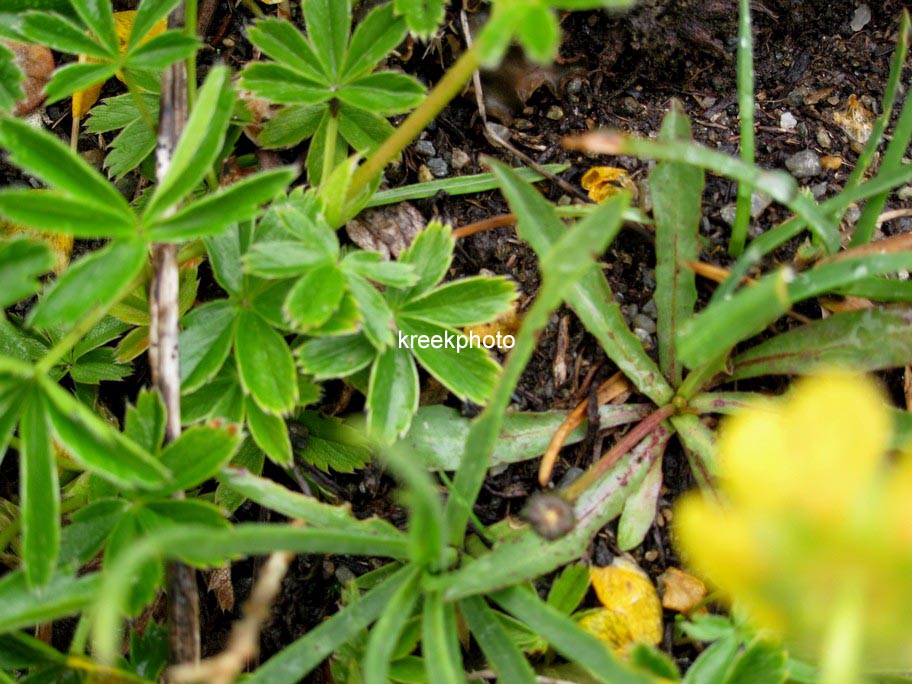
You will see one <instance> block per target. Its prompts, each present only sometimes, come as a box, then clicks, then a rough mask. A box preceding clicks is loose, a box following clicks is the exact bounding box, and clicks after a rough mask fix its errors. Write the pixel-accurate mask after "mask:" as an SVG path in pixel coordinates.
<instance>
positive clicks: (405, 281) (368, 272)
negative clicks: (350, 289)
mask: <svg viewBox="0 0 912 684" xmlns="http://www.w3.org/2000/svg"><path fill="white" fill-rule="evenodd" d="M341 266H342V268H344V269H347V270H350V271H352V272H354V273H357V274H358V275H361V276H364V277H365V278H367V279H368V280H372V281H374V282H375V283H380V284H381V285H389V286H390V287H408V286H409V285H414V284H415V282H416V281H417V280H418V276H417V275H415V272H414V269H413V268H412V267H411V265H409V264H404V263H400V262H395V261H385V260H384V259H383V256H382V255H381V254H380V253H379V252H369V251H367V250H358V251H355V252H349V253H348V254H346V255H345V258H344V259H343V260H342V264H341Z"/></svg>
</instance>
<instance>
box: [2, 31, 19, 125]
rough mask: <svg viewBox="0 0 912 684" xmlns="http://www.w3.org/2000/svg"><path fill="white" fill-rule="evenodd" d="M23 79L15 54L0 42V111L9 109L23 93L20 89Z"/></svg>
mask: <svg viewBox="0 0 912 684" xmlns="http://www.w3.org/2000/svg"><path fill="white" fill-rule="evenodd" d="M23 79H24V76H23V75H22V70H21V69H19V67H18V66H17V64H16V59H15V55H13V53H12V51H11V50H9V49H8V48H7V47H6V45H3V44H2V43H0V112H8V111H11V110H12V109H13V108H14V107H15V106H16V103H17V102H18V101H19V100H21V99H22V97H23V96H24V95H25V93H23V91H22V80H23Z"/></svg>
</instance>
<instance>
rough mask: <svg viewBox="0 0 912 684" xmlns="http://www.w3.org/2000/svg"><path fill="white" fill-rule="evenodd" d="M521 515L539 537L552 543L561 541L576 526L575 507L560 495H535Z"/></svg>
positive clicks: (531, 497)
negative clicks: (556, 540)
mask: <svg viewBox="0 0 912 684" xmlns="http://www.w3.org/2000/svg"><path fill="white" fill-rule="evenodd" d="M520 515H521V516H522V518H523V520H525V521H526V522H528V523H529V524H530V525H532V528H533V529H534V530H535V531H536V533H538V535H539V536H541V537H544V538H545V539H548V540H550V541H553V540H555V539H560V538H561V537H563V536H564V535H565V534H567V533H568V532H570V531H571V530H572V529H573V527H574V525H576V516H574V515H573V506H571V505H570V502H569V501H567V500H566V499H565V498H563V497H562V496H560V495H558V494H547V493H538V494H533V495H532V496H530V497H529V500H528V501H527V502H526V506H525V508H523V510H522V513H521V514H520Z"/></svg>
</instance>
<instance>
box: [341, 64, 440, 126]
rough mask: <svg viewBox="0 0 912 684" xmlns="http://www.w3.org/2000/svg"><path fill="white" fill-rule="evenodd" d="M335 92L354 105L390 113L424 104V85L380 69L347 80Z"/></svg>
mask: <svg viewBox="0 0 912 684" xmlns="http://www.w3.org/2000/svg"><path fill="white" fill-rule="evenodd" d="M336 95H337V97H338V98H339V99H340V100H341V101H342V102H345V103H346V104H350V105H351V106H352V107H358V108H359V109H366V110H367V111H370V112H374V113H376V114H380V115H385V116H391V115H393V114H401V113H402V112H405V111H408V110H409V109H412V108H413V107H417V106H418V105H419V104H421V102H422V100H424V86H422V85H421V84H420V83H419V82H418V81H416V80H415V79H414V78H412V77H411V76H408V75H406V74H402V73H399V72H396V71H379V72H377V73H374V74H367V75H366V76H360V77H358V78H357V79H355V80H354V81H350V82H349V83H346V84H345V85H344V86H342V87H341V88H340V89H339V91H338V92H337V93H336Z"/></svg>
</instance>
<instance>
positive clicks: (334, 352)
mask: <svg viewBox="0 0 912 684" xmlns="http://www.w3.org/2000/svg"><path fill="white" fill-rule="evenodd" d="M376 353H377V352H376V350H375V349H374V346H373V345H372V344H371V343H370V342H368V341H367V338H365V337H364V335H346V336H343V337H322V338H316V339H311V340H307V342H305V343H304V344H303V345H301V346H300V347H298V349H297V351H296V356H297V357H298V363H299V364H300V366H301V368H302V369H303V370H304V371H306V372H307V373H310V374H311V375H313V376H314V379H315V380H326V379H328V378H344V377H345V376H347V375H351V374H352V373H357V372H358V371H359V370H361V369H362V368H365V367H366V366H367V365H368V364H370V362H371V361H373V360H374V355H375V354H376Z"/></svg>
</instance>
